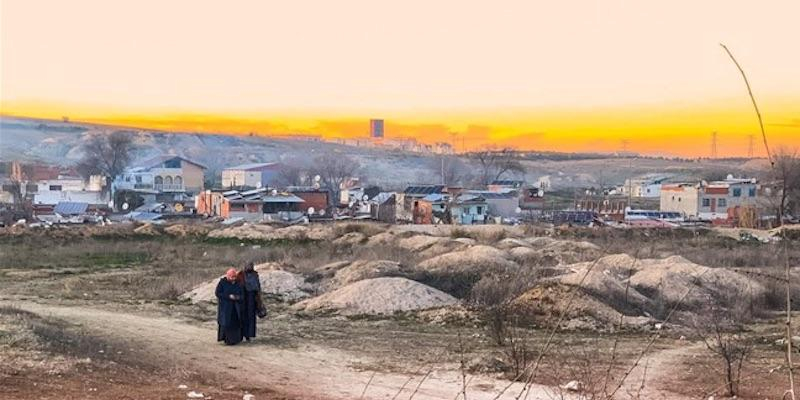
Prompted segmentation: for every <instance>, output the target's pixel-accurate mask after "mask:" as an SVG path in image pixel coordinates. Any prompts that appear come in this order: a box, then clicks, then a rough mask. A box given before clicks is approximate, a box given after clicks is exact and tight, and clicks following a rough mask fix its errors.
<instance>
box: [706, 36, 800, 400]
mask: <svg viewBox="0 0 800 400" xmlns="http://www.w3.org/2000/svg"><path fill="white" fill-rule="evenodd" d="M719 45H720V46H722V48H723V49H724V50H725V52H726V53H728V56H729V57H730V58H731V61H733V63H734V64H735V65H736V68H737V69H738V70H739V72H740V73H741V74H742V79H744V84H745V86H747V94H748V95H749V96H750V100H751V101H752V102H753V109H755V111H756V116H757V117H758V126H759V128H761V138H762V139H763V140H764V148H765V149H766V151H767V159H768V160H769V164H770V166H771V167H772V170H773V172H776V171H775V160H774V159H773V158H772V153H771V152H770V150H769V142H768V141H767V132H766V131H765V130H764V121H763V119H762V118H761V111H759V110H758V103H756V98H755V96H753V90H752V89H751V88H750V82H749V81H748V80H747V75H746V74H745V73H744V69H742V66H741V65H739V62H738V61H736V58H735V57H734V56H733V53H731V51H730V50H729V49H728V47H727V46H725V45H724V44H722V43H720V44H719ZM782 190H786V182H785V180H784V182H783V189H782ZM778 223H779V224H780V225H781V227H783V210H782V209H781V210H779V211H778ZM781 236H782V241H783V251H784V262H785V265H784V272H785V274H786V321H785V324H786V331H785V332H786V338H785V340H786V364H787V365H786V366H787V370H788V374H789V390H787V391H786V393H785V394H784V396H783V397H784V398H786V395H789V398H790V399H792V400H796V399H797V398H796V397H795V392H794V364H793V363H792V347H793V346H792V280H791V267H790V266H789V246H788V245H787V243H786V229H781Z"/></svg>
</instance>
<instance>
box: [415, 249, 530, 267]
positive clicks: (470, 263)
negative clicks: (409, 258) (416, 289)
mask: <svg viewBox="0 0 800 400" xmlns="http://www.w3.org/2000/svg"><path fill="white" fill-rule="evenodd" d="M516 266H517V265H516V263H514V262H513V261H511V260H509V259H508V255H507V254H506V252H504V251H502V250H499V249H496V248H494V247H491V246H482V245H478V246H472V247H470V248H467V249H466V250H459V251H454V252H450V253H446V254H442V255H440V256H436V257H433V258H429V259H427V260H425V261H423V262H421V263H419V265H418V266H417V267H418V269H421V270H428V271H437V270H438V271H441V270H458V271H466V270H472V271H486V272H490V271H499V270H504V269H511V268H514V267H516Z"/></svg>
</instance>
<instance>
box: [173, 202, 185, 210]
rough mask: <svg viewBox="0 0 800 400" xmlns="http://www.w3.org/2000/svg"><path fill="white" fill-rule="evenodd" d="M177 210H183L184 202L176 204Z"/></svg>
mask: <svg viewBox="0 0 800 400" xmlns="http://www.w3.org/2000/svg"><path fill="white" fill-rule="evenodd" d="M175 211H176V212H183V204H181V203H178V204H175Z"/></svg>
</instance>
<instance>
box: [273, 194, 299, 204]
mask: <svg viewBox="0 0 800 400" xmlns="http://www.w3.org/2000/svg"><path fill="white" fill-rule="evenodd" d="M264 203H305V200H303V199H301V198H299V197H297V196H295V195H293V194H288V193H278V194H277V195H274V196H273V195H268V196H264Z"/></svg>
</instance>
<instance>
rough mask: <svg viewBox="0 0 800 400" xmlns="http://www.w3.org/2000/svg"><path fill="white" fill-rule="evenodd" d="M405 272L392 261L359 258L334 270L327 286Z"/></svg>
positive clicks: (404, 269) (399, 274)
mask: <svg viewBox="0 0 800 400" xmlns="http://www.w3.org/2000/svg"><path fill="white" fill-rule="evenodd" d="M407 272H408V271H407V269H406V268H405V267H403V266H402V265H401V264H400V263H397V262H394V261H388V260H377V261H364V260H359V261H356V262H354V263H352V264H350V265H347V266H345V267H343V268H341V269H339V270H338V271H336V273H335V274H334V276H333V279H331V282H330V284H329V286H330V287H334V288H337V287H342V286H345V285H348V284H350V283H353V282H356V281H360V280H364V279H372V278H381V277H386V276H403V275H406V273H407Z"/></svg>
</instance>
